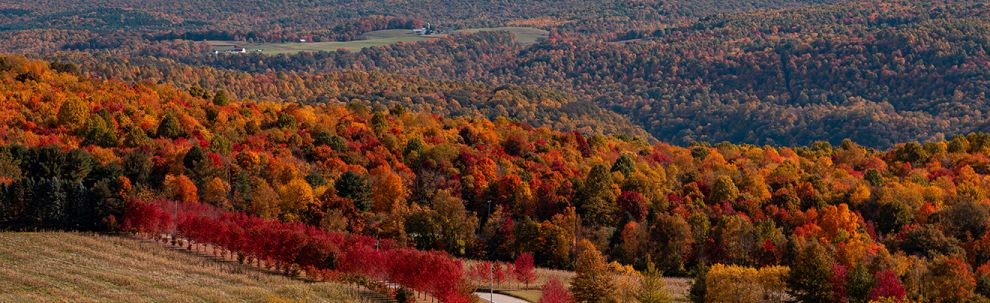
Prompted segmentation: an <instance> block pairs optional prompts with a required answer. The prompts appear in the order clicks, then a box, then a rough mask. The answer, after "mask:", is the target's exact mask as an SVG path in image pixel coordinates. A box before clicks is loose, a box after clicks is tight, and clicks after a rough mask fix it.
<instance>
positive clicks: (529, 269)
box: [467, 252, 536, 288]
mask: <svg viewBox="0 0 990 303" xmlns="http://www.w3.org/2000/svg"><path fill="white" fill-rule="evenodd" d="M467 276H468V278H470V279H471V280H472V281H474V282H476V283H481V284H485V283H494V284H496V285H501V284H502V283H506V282H512V281H517V282H519V283H524V284H526V288H529V284H530V283H533V282H535V281H536V271H535V267H534V265H533V254H532V253H529V252H526V253H522V254H520V255H519V256H517V257H516V260H515V262H513V263H506V262H491V261H481V262H478V263H475V264H473V265H471V266H469V267H468V272H467Z"/></svg>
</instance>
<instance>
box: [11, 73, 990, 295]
mask: <svg viewBox="0 0 990 303" xmlns="http://www.w3.org/2000/svg"><path fill="white" fill-rule="evenodd" d="M0 92H2V94H0V104H2V107H0V119H2V120H0V144H2V145H3V147H2V148H0V180H2V181H0V183H3V186H2V187H0V197H2V198H0V202H2V203H0V209H3V211H2V212H0V213H2V214H4V217H2V218H0V226H3V228H5V229H36V228H68V229H98V230H99V229H115V228H118V227H120V226H122V227H124V228H128V229H129V230H137V231H145V232H150V231H160V229H157V228H166V230H165V231H166V232H167V228H169V226H173V224H175V223H169V222H171V221H169V220H175V218H179V219H181V220H185V221H181V222H186V223H180V224H179V225H178V227H177V228H178V229H179V230H182V231H183V234H184V235H185V236H186V237H189V238H192V239H196V241H206V242H208V243H214V244H222V243H235V244H229V245H225V246H224V247H227V248H229V249H234V248H235V247H237V246H234V245H247V244H245V243H251V245H258V246H261V247H264V246H263V245H269V244H272V243H268V242H254V241H248V242H243V241H242V242H237V241H235V240H236V239H237V238H236V237H235V238H230V237H223V238H216V235H219V234H218V233H216V232H210V233H202V232H197V230H202V229H201V228H202V227H203V226H221V225H222V226H228V227H224V228H223V229H222V230H223V231H224V232H225V233H235V232H237V231H238V230H240V229H237V228H235V227H237V226H241V227H239V228H244V231H245V232H246V231H248V230H249V229H250V228H259V226H260V227H264V226H270V227H271V228H272V229H271V230H268V229H262V231H265V232H273V233H274V234H273V236H268V237H264V238H266V239H275V238H272V237H286V238H284V241H302V242H291V243H303V244H305V243H314V244H315V243H329V244H321V245H330V246H329V247H339V248H340V250H333V249H330V250H325V249H321V248H320V247H322V246H296V245H288V246H285V245H275V244H272V245H275V246H273V247H283V248H285V247H295V248H296V249H300V250H298V251H296V250H284V249H278V250H267V249H265V250H258V251H257V252H256V253H253V254H257V255H258V256H271V258H272V259H270V260H275V262H278V263H277V264H287V263H284V262H302V261H300V260H312V259H306V258H309V257H312V256H314V255H312V254H310V253H303V252H306V251H313V252H320V253H321V254H328V255H325V256H332V257H333V258H335V259H337V260H355V259H347V258H349V257H347V256H351V254H352V253H354V254H357V256H365V257H366V256H374V255H368V254H366V252H367V249H370V247H371V243H375V242H374V241H373V240H372V238H371V236H374V237H381V238H389V239H392V240H394V242H391V241H392V240H390V241H389V243H394V244H387V245H395V247H394V248H387V247H390V246H383V249H390V250H388V251H389V252H387V254H389V256H391V255H392V254H395V255H394V256H396V257H395V258H399V256H401V257H402V258H408V259H401V260H430V261H428V262H426V263H423V264H431V265H430V266H438V268H446V269H450V268H451V267H450V265H449V264H450V263H447V262H449V261H446V260H447V259H445V258H446V257H445V256H446V255H444V254H440V255H434V254H425V253H420V252H416V251H411V250H406V249H405V248H402V247H413V248H419V249H439V250H442V251H446V252H447V253H449V254H451V255H453V256H465V257H476V258H486V259H500V260H511V259H513V258H515V257H516V256H518V255H520V254H523V253H527V252H532V254H533V256H534V257H535V258H534V259H535V262H536V263H537V264H540V265H543V266H550V267H559V268H569V267H571V266H573V264H574V263H573V259H572V258H573V257H574V256H573V255H572V253H573V250H574V248H575V247H574V246H573V245H574V243H575V240H576V239H581V241H580V242H582V243H586V244H581V245H582V247H581V248H580V249H578V251H587V250H588V249H594V250H596V251H597V250H600V251H602V252H603V253H604V255H605V256H607V257H608V258H609V259H610V260H616V261H619V262H621V263H623V264H630V265H633V266H636V267H640V268H642V266H645V264H647V263H648V261H650V260H652V261H654V262H655V263H657V264H658V266H659V267H660V268H661V269H662V270H663V271H664V272H666V273H668V274H680V275H684V274H691V273H697V271H692V268H699V266H703V265H704V264H716V263H718V264H734V265H736V266H749V267H762V266H771V265H784V266H786V267H787V268H789V271H788V270H779V269H768V272H772V273H768V275H775V276H776V277H778V278H781V279H784V280H782V281H784V282H786V287H787V288H786V291H787V292H788V293H789V294H790V295H792V296H795V297H797V298H801V299H803V300H828V299H830V298H835V297H838V298H851V299H850V300H851V301H854V302H861V301H865V300H866V299H876V298H883V297H888V298H890V297H892V298H910V299H912V300H921V301H929V300H932V301H938V300H941V301H943V302H961V300H965V299H972V298H979V296H983V295H987V294H990V292H988V290H987V288H986V285H987V282H986V281H987V279H988V276H987V273H988V271H987V267H988V266H987V265H986V264H987V263H988V261H990V257H988V256H990V254H988V253H987V252H988V251H990V248H988V247H987V243H990V241H988V239H990V233H988V232H987V222H986V220H984V219H985V218H986V217H987V216H990V206H987V202H986V201H987V199H988V192H990V191H987V190H986V189H987V188H988V186H990V177H987V175H986V174H987V173H988V167H990V162H988V158H987V153H988V152H990V135H987V134H984V133H980V134H972V135H968V136H957V137H954V138H952V139H951V140H949V141H931V142H927V143H924V144H918V143H909V144H898V145H896V146H895V147H893V148H891V149H889V150H873V149H869V148H864V147H862V146H860V145H858V144H856V143H854V142H852V141H844V142H842V144H840V145H837V146H832V145H830V144H828V143H825V142H819V143H815V144H813V145H811V146H809V147H798V148H787V147H781V148H776V147H770V146H765V147H758V146H752V145H732V144H727V143H725V144H719V145H715V146H709V145H695V146H692V147H677V146H672V145H668V144H663V143H661V144H649V143H646V142H642V141H624V140H621V139H618V138H615V137H607V136H592V137H586V136H583V135H581V134H580V133H574V132H559V131H554V130H550V129H547V128H533V127H530V126H528V125H526V124H522V123H515V122H510V121H507V120H504V119H499V120H495V121H491V120H486V119H481V118H465V117H461V118H444V117H441V116H438V115H433V114H427V113H422V112H415V111H410V110H407V109H404V108H402V107H398V106H396V107H393V108H389V109H375V108H371V107H367V106H363V105H361V103H350V104H347V105H343V104H333V103H329V104H315V105H307V104H290V103H281V102H267V101H257V102H254V101H240V100H236V99H230V98H223V97H217V94H215V93H212V92H211V94H210V95H211V96H210V97H206V95H205V94H204V92H202V91H200V90H190V91H187V90H180V89H176V88H175V87H173V86H170V85H152V84H126V83H123V82H120V81H92V80H86V79H81V78H79V77H78V76H76V75H73V74H71V73H60V72H56V71H53V70H51V69H50V68H49V66H48V64H46V63H44V62H39V61H30V60H25V59H22V58H19V57H14V56H6V57H3V58H2V59H0ZM221 96H222V95H221ZM162 200H174V201H179V202H178V203H179V205H182V207H181V213H180V215H179V216H178V217H170V216H169V215H168V213H170V212H173V211H180V210H176V206H169V205H171V204H168V203H171V202H155V201H162ZM147 203H151V204H150V205H152V206H147V207H151V208H145V207H146V206H142V205H149V204H147ZM160 203H165V204H160ZM153 205H161V206H153ZM489 205H490V209H491V211H489ZM156 207H158V208H157V210H155V209H156ZM214 208H215V209H219V210H212V209H214ZM142 209H144V210H145V211H139V210H142ZM223 210H229V211H234V212H239V213H226V212H222V211H223ZM240 213H246V214H250V215H253V216H252V217H244V216H242V215H241V214H240ZM128 214H131V215H128ZM134 214H143V215H142V216H137V215H134ZM149 214H150V216H148V215H149ZM186 214H189V215H186ZM148 218H159V219H154V220H152V219H148ZM211 220H215V221H211ZM265 220H267V221H265ZM209 222H216V223H209ZM280 222H287V223H280ZM292 222H298V223H292ZM293 224H296V225H293ZM299 224H305V225H307V226H309V227H302V225H299ZM276 227H277V228H276ZM293 230H295V231H293ZM327 231H330V232H331V233H329V234H326V233H327ZM338 232H346V233H347V234H351V235H355V236H356V237H353V238H351V237H350V236H346V237H345V236H340V235H342V234H337V233H338ZM256 234H257V232H248V233H247V235H256ZM293 235H297V236H293ZM360 235H365V236H368V237H363V238H362V237H360ZM299 237H316V238H314V239H323V238H320V237H328V238H325V239H326V241H329V242H312V241H317V240H304V239H308V238H299ZM248 239H250V238H248ZM259 239H260V238H259ZM347 239H351V240H347ZM231 241H233V242H231ZM273 243H274V242H273ZM278 243H283V244H284V243H290V242H278ZM347 243H352V244H347ZM358 243H364V244H358ZM276 244H277V243H276ZM361 245H364V246H361ZM383 245H386V244H383ZM250 247H251V246H244V248H243V250H241V251H247V252H250V251H251V250H248V249H250ZM361 247H364V248H361ZM360 249H365V250H360ZM392 249H394V250H392ZM317 256H324V255H317ZM379 256H380V255H379ZM304 257H305V258H304ZM340 258H344V259H340ZM316 260H323V259H320V258H316ZM397 260H399V259H397ZM582 260H583V259H582ZM341 262H343V261H341ZM582 262H583V261H582ZM420 263H422V262H420ZM301 264H305V263H301ZM318 264H324V265H325V264H327V263H318ZM328 264H335V263H328ZM345 264H346V265H345ZM354 264H356V263H349V262H343V263H340V265H339V266H354ZM375 264H378V263H375ZM383 264H384V263H383ZM389 264H392V263H389ZM403 264H406V263H401V262H400V263H394V264H393V265H395V266H398V267H387V268H382V269H380V270H383V271H385V273H383V275H386V276H387V277H391V278H392V279H395V280H396V281H405V282H403V285H408V286H410V287H418V288H415V289H418V290H421V291H425V292H430V293H432V294H434V295H436V296H441V297H443V298H448V299H449V301H451V302H456V301H458V300H460V299H456V300H455V299H454V298H463V297H459V296H460V294H459V293H457V292H456V291H455V292H446V291H441V290H442V289H446V290H450V289H451V288H449V287H439V286H437V285H438V284H435V283H440V280H431V281H434V282H430V283H426V282H423V281H426V280H423V279H421V277H417V276H415V275H413V276H410V275H406V274H402V273H405V272H407V271H406V270H411V269H410V268H407V267H402V265H403ZM581 264H583V263H581ZM278 266H279V267H280V268H284V266H285V265H278ZM390 266H391V265H390ZM444 266H446V267H444ZM346 268H349V267H339V268H337V269H338V270H342V271H346V270H347V269H346ZM454 268H456V267H454ZM700 268H704V267H700ZM733 268H736V269H733ZM743 268H745V267H743ZM768 268H769V267H768ZM365 269H367V270H371V269H372V267H367V268H365ZM446 269H445V270H446ZM359 270H360V269H359ZM375 270H378V269H375ZM738 270H740V269H738V267H726V266H722V265H719V266H713V267H711V270H710V271H709V272H708V274H707V275H708V280H711V281H713V283H718V282H719V281H722V280H719V279H718V278H717V277H721V276H724V275H731V274H732V273H733V272H737V271H738ZM742 270H745V269H742ZM702 273H703V272H702ZM788 273H790V274H788ZM840 273H841V274H840ZM460 274H462V272H454V271H450V274H449V275H445V277H453V278H451V279H452V280H443V281H447V282H443V283H458V282H450V281H459V280H458V278H456V277H458V275H460ZM702 277H704V275H702ZM807 277H830V278H829V279H824V280H823V279H817V280H816V279H807ZM784 282H781V283H784ZM431 283H434V284H431ZM450 285H452V284H450ZM698 285H702V286H698V287H699V290H696V291H697V292H700V293H701V295H702V296H704V292H705V290H704V288H703V285H704V284H698ZM713 287H714V286H713ZM718 294H719V293H718V292H712V293H709V294H708V295H710V296H717V295H718ZM833 296H834V297H833ZM448 299H445V300H448Z"/></svg>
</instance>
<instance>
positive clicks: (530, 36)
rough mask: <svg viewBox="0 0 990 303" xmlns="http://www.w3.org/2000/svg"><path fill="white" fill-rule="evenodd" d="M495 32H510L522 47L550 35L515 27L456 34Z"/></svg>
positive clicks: (466, 31)
mask: <svg viewBox="0 0 990 303" xmlns="http://www.w3.org/2000/svg"><path fill="white" fill-rule="evenodd" d="M495 31H506V32H510V33H512V34H513V35H515V36H516V41H518V42H519V43H521V44H523V45H531V44H535V43H536V42H540V40H543V39H546V38H547V35H549V34H550V32H547V31H545V30H542V29H538V28H533V27H517V26H509V27H490V28H472V29H465V30H459V31H457V32H459V33H478V32H495Z"/></svg>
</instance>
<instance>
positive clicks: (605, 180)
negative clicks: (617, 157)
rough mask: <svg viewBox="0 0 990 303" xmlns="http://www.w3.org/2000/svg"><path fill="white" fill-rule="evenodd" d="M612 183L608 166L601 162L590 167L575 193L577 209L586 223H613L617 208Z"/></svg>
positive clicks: (604, 224)
mask: <svg viewBox="0 0 990 303" xmlns="http://www.w3.org/2000/svg"><path fill="white" fill-rule="evenodd" d="M612 185H613V181H612V174H611V173H609V170H608V168H606V167H605V166H604V165H601V164H598V165H595V166H594V167H592V168H591V172H589V173H588V177H587V178H586V179H585V181H584V185H582V186H581V189H580V191H579V192H578V195H577V199H578V201H577V202H578V203H577V205H578V210H579V211H580V212H581V215H583V216H584V221H585V222H586V223H588V224H592V225H601V226H608V225H612V223H614V221H615V217H616V214H618V212H619V208H618V205H616V204H615V198H616V197H615V192H614V191H613V189H612Z"/></svg>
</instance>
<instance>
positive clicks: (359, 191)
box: [333, 171, 374, 211]
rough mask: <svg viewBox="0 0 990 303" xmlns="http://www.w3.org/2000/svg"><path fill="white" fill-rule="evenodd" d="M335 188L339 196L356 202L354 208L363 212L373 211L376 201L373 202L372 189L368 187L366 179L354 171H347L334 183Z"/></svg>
mask: <svg viewBox="0 0 990 303" xmlns="http://www.w3.org/2000/svg"><path fill="white" fill-rule="evenodd" d="M333 188H334V189H336V190H337V195H338V196H341V197H344V198H349V199H351V201H354V206H356V207H357V208H358V209H360V210H361V211H369V210H371V207H372V204H373V203H374V201H372V200H371V187H370V186H369V185H368V179H367V178H366V177H364V176H362V175H360V174H358V173H355V172H353V171H347V172H345V173H343V174H341V175H340V179H337V181H336V182H334V183H333Z"/></svg>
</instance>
